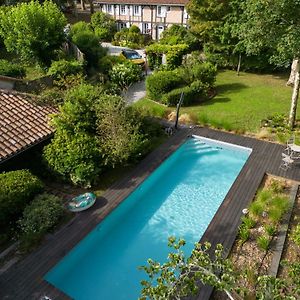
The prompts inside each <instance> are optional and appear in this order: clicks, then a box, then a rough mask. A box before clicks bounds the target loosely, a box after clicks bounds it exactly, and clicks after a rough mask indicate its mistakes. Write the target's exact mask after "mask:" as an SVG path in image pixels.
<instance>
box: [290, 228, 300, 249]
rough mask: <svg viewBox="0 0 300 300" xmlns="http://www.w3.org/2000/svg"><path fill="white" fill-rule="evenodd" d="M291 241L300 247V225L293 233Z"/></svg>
mask: <svg viewBox="0 0 300 300" xmlns="http://www.w3.org/2000/svg"><path fill="white" fill-rule="evenodd" d="M291 240H292V241H293V242H294V243H295V244H296V245H298V246H299V247H300V224H298V225H297V226H296V227H295V229H294V230H293V232H292V233H291Z"/></svg>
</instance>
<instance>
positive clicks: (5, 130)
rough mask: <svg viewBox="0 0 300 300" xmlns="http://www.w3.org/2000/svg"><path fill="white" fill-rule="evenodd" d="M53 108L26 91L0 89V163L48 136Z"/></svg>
mask: <svg viewBox="0 0 300 300" xmlns="http://www.w3.org/2000/svg"><path fill="white" fill-rule="evenodd" d="M56 112H57V110H56V109H55V108H53V107H50V106H45V105H43V106H41V105H38V104H36V103H35V102H34V101H33V99H31V98H30V97H29V96H28V95H26V94H21V93H17V92H12V91H6V90H0V163H2V162H3V161H5V160H7V159H9V158H11V157H12V156H14V155H16V154H17V153H19V152H21V151H23V150H25V149H27V148H29V147H31V146H34V145H36V144H38V143H40V142H41V141H43V140H45V139H46V138H48V137H50V135H51V134H52V133H53V129H52V128H51V127H50V126H49V124H48V121H49V119H48V115H49V114H51V113H56Z"/></svg>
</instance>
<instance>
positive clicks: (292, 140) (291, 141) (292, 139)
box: [284, 134, 295, 156]
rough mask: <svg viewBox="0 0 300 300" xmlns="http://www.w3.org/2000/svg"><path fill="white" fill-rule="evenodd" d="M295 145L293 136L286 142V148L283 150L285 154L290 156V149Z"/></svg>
mask: <svg viewBox="0 0 300 300" xmlns="http://www.w3.org/2000/svg"><path fill="white" fill-rule="evenodd" d="M293 145H295V135H294V134H293V135H291V136H290V138H289V139H288V140H287V142H286V148H285V149H284V150H285V151H286V152H287V155H289V156H290V155H291V151H292V150H291V147H292V146H293Z"/></svg>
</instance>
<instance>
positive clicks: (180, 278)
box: [140, 237, 300, 300]
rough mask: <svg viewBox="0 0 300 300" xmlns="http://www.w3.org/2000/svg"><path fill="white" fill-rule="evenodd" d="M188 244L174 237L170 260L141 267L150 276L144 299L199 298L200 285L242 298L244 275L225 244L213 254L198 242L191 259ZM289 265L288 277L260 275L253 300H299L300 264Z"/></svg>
mask: <svg viewBox="0 0 300 300" xmlns="http://www.w3.org/2000/svg"><path fill="white" fill-rule="evenodd" d="M184 244H185V241H184V240H182V239H179V240H176V238H175V237H170V238H169V244H168V245H169V246H170V247H171V248H173V250H172V252H170V253H169V255H168V261H167V262H165V263H159V262H155V261H153V260H152V259H148V265H147V266H142V267H140V269H141V270H144V271H145V272H146V273H147V275H148V277H149V280H148V281H147V280H143V281H142V282H141V285H142V291H141V297H140V300H146V299H153V300H156V299H166V300H169V299H178V300H179V299H182V297H186V296H191V295H196V294H197V293H198V291H199V283H203V284H206V285H210V286H212V287H214V288H216V289H217V290H220V291H224V292H225V293H226V295H227V297H226V299H227V298H229V299H231V300H240V299H242V298H241V296H239V295H238V294H237V292H238V291H240V290H241V288H242V287H240V286H238V285H237V283H238V281H239V279H240V276H243V275H242V274H239V273H237V272H236V271H235V270H234V268H233V264H232V262H231V261H230V260H229V259H226V258H224V250H223V246H222V245H221V244H217V246H216V248H215V250H214V253H212V250H213V249H212V248H211V244H210V243H208V242H206V243H204V244H200V243H197V244H196V245H195V248H194V249H193V251H192V254H191V256H190V257H188V258H186V257H185V255H184V253H183V251H182V250H181V248H182V247H183V246H184ZM212 254H213V255H214V257H213V258H212V257H211V256H212ZM287 266H288V270H287V271H288V273H289V277H288V278H276V277H273V276H265V275H263V276H258V278H257V280H256V282H255V295H251V298H249V299H260V300H271V299H290V300H292V299H296V298H295V296H298V295H299V291H300V281H299V275H300V264H299V262H298V261H296V262H294V263H290V264H287ZM243 280H245V278H244V277H243ZM252 297H253V298H252Z"/></svg>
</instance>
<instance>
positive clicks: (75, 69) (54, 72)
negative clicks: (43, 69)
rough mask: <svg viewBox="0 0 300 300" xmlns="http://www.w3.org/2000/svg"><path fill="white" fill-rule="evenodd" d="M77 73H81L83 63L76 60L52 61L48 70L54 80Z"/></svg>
mask: <svg viewBox="0 0 300 300" xmlns="http://www.w3.org/2000/svg"><path fill="white" fill-rule="evenodd" d="M79 73H83V63H82V62H80V61H77V60H65V59H61V60H58V61H53V62H52V64H51V67H50V68H49V70H48V75H51V76H52V77H53V78H54V79H56V80H58V79H62V78H65V77H67V76H69V75H76V74H79Z"/></svg>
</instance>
